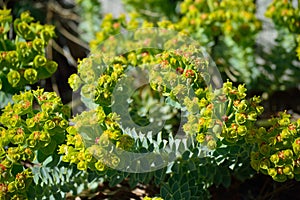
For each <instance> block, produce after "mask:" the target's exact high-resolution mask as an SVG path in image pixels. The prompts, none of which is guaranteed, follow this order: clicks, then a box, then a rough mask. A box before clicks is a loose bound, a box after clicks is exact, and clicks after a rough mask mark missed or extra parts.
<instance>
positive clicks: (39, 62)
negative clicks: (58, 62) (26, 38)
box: [33, 55, 47, 68]
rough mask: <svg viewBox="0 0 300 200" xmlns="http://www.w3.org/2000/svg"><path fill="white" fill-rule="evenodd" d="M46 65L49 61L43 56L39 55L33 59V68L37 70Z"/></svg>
mask: <svg viewBox="0 0 300 200" xmlns="http://www.w3.org/2000/svg"><path fill="white" fill-rule="evenodd" d="M46 63H47V59H46V58H45V56H42V55H37V56H35V57H34V59H33V66H34V67H35V68H39V67H44V66H45V65H46Z"/></svg>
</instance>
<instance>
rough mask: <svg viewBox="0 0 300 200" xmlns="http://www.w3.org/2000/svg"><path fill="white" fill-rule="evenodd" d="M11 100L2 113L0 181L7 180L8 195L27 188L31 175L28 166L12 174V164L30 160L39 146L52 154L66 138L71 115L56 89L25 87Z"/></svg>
mask: <svg viewBox="0 0 300 200" xmlns="http://www.w3.org/2000/svg"><path fill="white" fill-rule="evenodd" d="M12 100H13V104H11V103H9V104H8V105H7V106H6V107H5V108H4V109H3V110H2V112H3V113H2V114H1V116H0V125H1V126H0V171H1V173H0V174H1V176H0V183H2V184H6V185H7V184H8V190H7V194H6V195H7V196H6V197H7V198H8V197H12V196H13V195H14V194H17V193H22V191H23V192H24V191H25V190H24V188H25V187H28V184H29V182H28V181H27V179H26V177H31V175H30V174H31V172H30V169H27V170H25V171H23V172H21V173H20V174H19V175H17V176H16V177H15V178H12V177H13V176H12V173H13V172H12V170H13V168H14V167H15V166H18V165H25V164H26V163H27V164H31V162H32V161H33V160H34V159H36V151H37V150H40V151H43V152H44V153H46V154H47V155H50V154H52V153H53V152H54V150H55V149H56V147H57V145H58V144H60V143H62V142H63V138H64V136H65V129H66V128H67V127H68V126H69V122H68V118H69V117H70V110H69V108H68V107H66V106H64V105H63V104H62V102H61V99H60V98H59V97H58V96H57V95H56V94H55V93H54V92H44V91H43V89H38V90H34V91H26V92H23V93H20V94H18V95H14V96H13V97H12ZM61 138H62V139H61ZM24 169H25V166H24ZM26 174H27V175H28V176H27V175H26ZM25 175H26V176H25ZM25 179H26V180H25Z"/></svg>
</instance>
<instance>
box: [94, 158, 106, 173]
mask: <svg viewBox="0 0 300 200" xmlns="http://www.w3.org/2000/svg"><path fill="white" fill-rule="evenodd" d="M95 167H96V169H97V170H98V171H100V172H102V171H104V170H105V168H106V166H105V165H104V164H103V163H102V162H101V161H100V160H98V161H97V162H96V163H95Z"/></svg>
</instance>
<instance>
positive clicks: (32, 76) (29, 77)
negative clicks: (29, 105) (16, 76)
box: [24, 68, 38, 84]
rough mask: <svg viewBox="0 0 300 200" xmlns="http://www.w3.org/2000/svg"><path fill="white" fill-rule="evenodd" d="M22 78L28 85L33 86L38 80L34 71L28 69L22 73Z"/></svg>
mask: <svg viewBox="0 0 300 200" xmlns="http://www.w3.org/2000/svg"><path fill="white" fill-rule="evenodd" d="M24 78H25V79H26V80H27V81H28V82H29V83H30V84H33V83H35V82H36V81H37V79H38V73H37V71H36V70H35V69H32V68H28V69H26V70H25V72H24Z"/></svg>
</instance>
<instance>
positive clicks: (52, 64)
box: [46, 60, 58, 74]
mask: <svg viewBox="0 0 300 200" xmlns="http://www.w3.org/2000/svg"><path fill="white" fill-rule="evenodd" d="M57 67H58V64H57V63H56V62H54V61H52V60H51V61H47V63H46V70H47V71H48V72H49V73H50V74H53V73H54V72H56V70H57Z"/></svg>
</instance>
